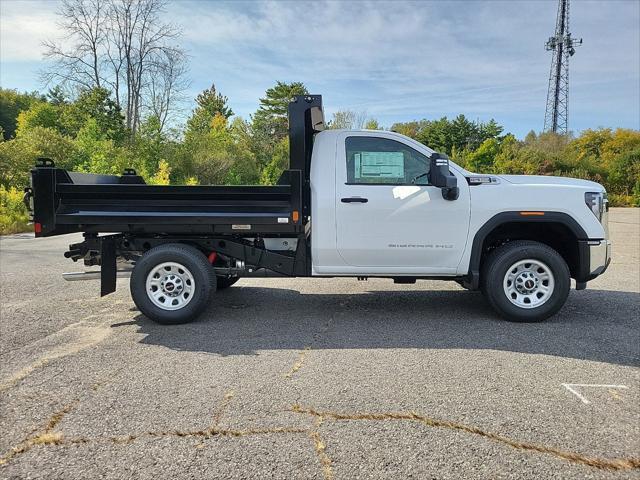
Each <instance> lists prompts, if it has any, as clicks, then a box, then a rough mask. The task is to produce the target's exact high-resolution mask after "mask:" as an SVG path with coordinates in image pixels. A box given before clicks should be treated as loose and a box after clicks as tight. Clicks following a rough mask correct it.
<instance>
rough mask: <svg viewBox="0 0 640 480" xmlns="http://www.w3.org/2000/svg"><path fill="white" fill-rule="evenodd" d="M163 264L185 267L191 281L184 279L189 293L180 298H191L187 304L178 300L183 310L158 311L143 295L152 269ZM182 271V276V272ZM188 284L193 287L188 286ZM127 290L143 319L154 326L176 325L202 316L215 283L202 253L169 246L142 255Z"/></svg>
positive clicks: (176, 245)
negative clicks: (154, 323)
mask: <svg viewBox="0 0 640 480" xmlns="http://www.w3.org/2000/svg"><path fill="white" fill-rule="evenodd" d="M166 262H172V263H176V264H179V265H182V266H184V267H186V269H187V271H188V272H189V273H190V274H191V277H192V278H193V282H192V281H191V279H190V278H188V279H186V277H185V283H184V285H185V286H186V284H187V282H188V283H189V286H190V292H189V294H187V293H186V291H185V293H184V295H185V296H187V297H188V295H190V296H191V297H190V299H189V300H188V302H187V301H186V299H180V301H181V302H185V305H184V307H176V308H178V309H176V310H167V309H163V308H160V307H159V306H158V305H156V304H154V301H153V300H151V298H150V294H147V277H148V276H149V274H150V273H151V272H152V271H153V270H154V268H156V267H157V266H158V265H160V264H162V263H166ZM167 268H170V267H167ZM176 268H177V267H176ZM178 270H179V271H182V270H180V269H178ZM182 272H183V273H184V271H182ZM192 283H193V284H194V285H193V286H191V284H192ZM154 288H156V287H154ZM163 288H164V287H163ZM173 288H174V287H172V289H173ZM130 289H131V297H132V298H133V301H134V302H135V304H136V306H137V307H138V309H139V310H140V311H141V312H142V313H143V314H144V315H145V316H147V317H148V318H150V319H151V320H153V321H155V322H157V323H161V324H164V325H176V324H180V323H188V322H190V321H192V320H195V319H196V317H197V316H198V315H200V313H202V311H203V310H204V309H205V308H206V306H207V303H208V301H209V297H210V294H211V293H212V292H213V291H215V289H216V281H215V274H214V273H213V269H212V268H211V264H210V263H209V261H208V260H207V257H206V256H205V255H204V254H203V253H202V252H200V251H199V250H198V249H196V248H194V247H192V246H190V245H183V244H180V243H169V244H166V245H160V246H158V247H155V248H152V249H151V250H149V251H148V252H146V253H145V254H144V255H142V257H141V258H140V260H139V261H138V262H137V263H136V266H135V268H134V269H133V272H132V274H131V282H130ZM156 290H157V288H156ZM166 298H168V300H170V301H176V300H172V297H170V296H168V295H167V296H166ZM169 308H173V307H169Z"/></svg>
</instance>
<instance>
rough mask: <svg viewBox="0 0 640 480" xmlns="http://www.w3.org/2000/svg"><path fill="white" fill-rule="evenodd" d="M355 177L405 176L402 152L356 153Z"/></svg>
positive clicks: (396, 177)
mask: <svg viewBox="0 0 640 480" xmlns="http://www.w3.org/2000/svg"><path fill="white" fill-rule="evenodd" d="M354 163H355V178H357V179H361V178H365V179H366V178H395V179H398V178H404V154H403V153H402V152H361V153H356V154H355V155H354Z"/></svg>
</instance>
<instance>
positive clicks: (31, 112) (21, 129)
mask: <svg viewBox="0 0 640 480" xmlns="http://www.w3.org/2000/svg"><path fill="white" fill-rule="evenodd" d="M17 124H18V126H17V128H16V136H18V137H21V136H23V135H24V134H25V133H26V132H28V131H29V130H33V129H34V128H36V127H42V128H51V129H54V130H58V131H60V130H61V129H60V110H59V108H58V107H56V106H54V105H51V104H50V103H45V102H38V103H34V104H33V105H32V106H31V107H29V109H28V110H23V111H22V112H20V113H19V114H18V121H17Z"/></svg>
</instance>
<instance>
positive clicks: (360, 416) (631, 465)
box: [291, 405, 640, 470]
mask: <svg viewBox="0 0 640 480" xmlns="http://www.w3.org/2000/svg"><path fill="white" fill-rule="evenodd" d="M291 411H292V412H294V413H300V414H305V415H310V416H313V417H316V418H321V419H323V420H325V419H332V420H337V421H340V420H365V421H385V420H408V421H413V422H420V423H423V424H425V425H427V426H429V427H436V428H447V429H450V430H458V431H463V432H466V433H470V434H473V435H478V436H481V437H484V438H488V439H490V440H493V441H495V442H498V443H502V444H504V445H507V446H509V447H512V448H515V449H518V450H526V451H534V452H538V453H544V454H548V455H553V456H555V457H557V458H561V459H563V460H567V461H569V462H573V463H579V464H582V465H587V466H589V467H594V468H598V469H603V470H633V469H640V458H597V457H590V456H587V455H582V454H580V453H576V452H569V451H565V450H561V449H559V448H555V447H548V446H546V445H539V444H535V443H529V442H522V441H519V440H513V439H511V438H508V437H505V436H503V435H499V434H497V433H493V432H488V431H486V430H483V429H481V428H479V427H475V426H472V425H465V424H464V423H459V422H454V421H449V420H440V419H436V418H431V417H427V416H424V415H419V414H417V413H414V412H409V413H398V412H389V413H340V412H333V411H318V410H315V409H313V408H305V407H302V406H300V405H294V406H293V407H292V408H291Z"/></svg>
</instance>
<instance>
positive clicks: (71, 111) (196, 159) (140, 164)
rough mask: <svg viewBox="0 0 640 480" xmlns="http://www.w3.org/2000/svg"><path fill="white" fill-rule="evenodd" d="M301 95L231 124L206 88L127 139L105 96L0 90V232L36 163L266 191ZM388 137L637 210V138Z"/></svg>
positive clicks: (478, 128)
mask: <svg viewBox="0 0 640 480" xmlns="http://www.w3.org/2000/svg"><path fill="white" fill-rule="evenodd" d="M304 94H308V91H307V88H306V87H305V85H304V84H303V83H301V82H293V83H284V82H277V83H276V84H275V85H274V86H273V87H272V88H269V89H268V90H267V91H266V92H265V95H264V96H263V97H262V98H261V99H260V101H259V107H258V109H257V110H256V112H255V113H254V114H253V115H251V116H250V117H249V119H243V118H242V117H239V116H237V115H235V114H234V112H233V110H232V108H231V107H230V105H229V100H228V98H227V97H226V96H224V95H223V94H222V93H221V92H219V91H218V90H217V89H216V87H215V85H212V86H211V87H210V88H208V89H206V90H204V91H203V92H201V93H200V94H199V95H198V96H197V97H196V99H195V108H194V109H193V111H192V112H191V115H190V116H189V117H188V118H187V120H186V123H185V124H184V126H180V127H171V128H167V126H166V125H163V124H162V120H161V118H160V117H159V116H158V115H156V114H154V113H151V112H149V113H148V114H147V115H146V116H145V117H144V118H142V119H141V121H140V124H139V126H138V127H137V129H136V132H135V133H133V132H132V131H131V128H130V127H128V126H127V122H126V115H125V114H124V113H123V112H122V109H121V107H120V106H119V105H118V103H117V101H116V100H115V98H114V96H113V93H112V92H111V91H110V90H108V89H107V88H105V87H93V88H90V89H81V90H79V93H78V94H77V96H76V97H75V98H70V97H68V96H67V95H66V94H65V92H64V90H63V89H62V88H59V87H54V88H52V89H50V90H49V91H48V92H47V93H46V94H44V95H43V94H38V93H35V92H34V93H19V92H17V91H15V90H10V89H0V137H1V139H0V195H1V198H0V200H1V202H2V212H0V229H1V230H2V231H4V232H5V233H6V232H8V231H13V230H20V229H23V228H25V223H26V211H25V209H24V207H23V205H22V203H21V201H20V199H21V195H22V194H21V190H22V188H23V187H24V186H26V185H27V184H28V182H29V170H30V169H31V168H32V167H33V165H34V162H35V159H36V158H38V157H50V158H52V159H53V160H54V161H55V162H56V165H57V166H59V167H61V168H65V169H69V170H75V171H80V172H91V173H106V174H121V173H122V172H123V171H124V169H125V168H134V169H135V170H136V171H137V172H138V173H139V174H140V175H142V176H143V177H144V178H145V180H146V181H147V182H148V183H152V184H164V185H168V184H185V185H198V184H202V185H206V184H227V185H239V184H262V185H272V184H275V183H276V182H277V180H278V178H279V177H280V174H281V173H282V171H283V170H284V169H286V168H287V167H288V162H289V145H288V136H287V132H288V124H287V105H288V102H289V99H290V98H291V97H293V96H294V95H304ZM328 127H329V128H372V129H379V128H381V127H380V125H379V124H378V122H377V120H375V119H373V118H369V117H368V116H367V115H366V113H365V112H353V111H349V110H340V111H338V112H336V113H334V114H333V116H332V118H331V119H330V120H329V122H328ZM390 130H392V131H396V132H398V133H401V134H404V135H407V136H409V137H411V138H413V139H415V140H417V141H419V142H422V143H424V144H425V145H427V146H429V147H431V148H433V149H435V150H437V151H440V152H443V153H446V154H448V155H449V156H450V158H451V159H452V160H453V161H455V162H456V163H457V164H459V165H461V166H462V167H465V168H467V169H468V170H470V171H473V172H477V173H512V174H538V175H560V176H571V177H576V178H584V179H589V180H593V181H596V182H599V183H602V184H603V185H605V187H606V188H607V191H608V192H609V195H610V199H611V201H612V204H613V205H627V206H630V205H635V206H640V132H638V131H637V130H628V129H617V130H611V129H607V128H601V129H596V130H586V131H584V132H582V133H581V134H580V135H579V136H577V137H573V136H571V135H567V136H561V135H557V134H554V133H550V132H545V133H539V134H537V133H535V132H533V131H532V132H530V133H529V134H528V135H527V136H526V137H525V138H524V139H523V140H519V139H517V138H516V137H515V136H514V135H512V134H509V133H504V128H503V127H502V126H501V125H499V124H498V123H497V122H496V121H494V120H489V121H488V122H479V121H475V122H474V121H471V120H469V119H468V118H466V117H465V116H464V115H459V116H457V117H456V118H454V119H448V118H446V117H443V118H440V119H436V120H426V119H423V120H419V121H412V122H405V123H396V124H393V125H392V126H391V127H390Z"/></svg>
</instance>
